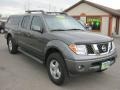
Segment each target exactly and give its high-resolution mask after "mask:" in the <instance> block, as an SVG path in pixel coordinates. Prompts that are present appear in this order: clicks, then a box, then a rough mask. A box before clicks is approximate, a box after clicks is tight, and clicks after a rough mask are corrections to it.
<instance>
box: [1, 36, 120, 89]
mask: <svg viewBox="0 0 120 90" xmlns="http://www.w3.org/2000/svg"><path fill="white" fill-rule="evenodd" d="M115 44H116V47H117V52H118V58H117V62H116V63H115V64H114V65H113V66H112V67H110V68H109V69H108V70H107V71H105V72H103V73H84V74H80V75H79V76H77V77H74V78H73V77H72V78H71V79H70V80H68V81H67V82H66V83H65V84H64V85H63V86H56V85H54V84H53V83H52V82H51V81H50V80H49V78H48V75H47V71H46V69H45V67H44V66H43V65H41V64H39V63H38V62H36V61H34V60H32V59H31V58H29V57H27V56H25V55H23V54H22V53H18V54H16V55H11V54H9V52H8V49H7V45H6V41H5V39H4V36H3V35H0V90H120V61H119V55H120V38H117V39H115Z"/></svg>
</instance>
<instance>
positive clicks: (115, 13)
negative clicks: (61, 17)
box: [64, 0, 120, 16]
mask: <svg viewBox="0 0 120 90" xmlns="http://www.w3.org/2000/svg"><path fill="white" fill-rule="evenodd" d="M82 3H86V4H88V5H90V6H93V7H96V8H98V9H100V10H103V11H105V12H108V13H110V14H112V15H114V16H120V12H119V11H117V10H115V9H112V8H109V7H106V6H103V5H99V4H96V3H93V2H90V1H86V0H81V1H79V2H77V3H76V4H74V5H73V6H71V7H69V8H68V9H66V10H64V12H68V11H69V10H71V9H73V8H75V7H76V6H78V5H80V4H82Z"/></svg>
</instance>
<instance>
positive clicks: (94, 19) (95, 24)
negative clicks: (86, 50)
mask: <svg viewBox="0 0 120 90" xmlns="http://www.w3.org/2000/svg"><path fill="white" fill-rule="evenodd" d="M101 21H102V20H101V17H99V16H88V17H87V18H86V23H87V24H88V25H89V26H91V28H92V30H95V31H100V29H101Z"/></svg>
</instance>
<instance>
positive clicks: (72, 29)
mask: <svg viewBox="0 0 120 90" xmlns="http://www.w3.org/2000/svg"><path fill="white" fill-rule="evenodd" d="M68 30H82V31H84V29H77V28H72V29H68Z"/></svg>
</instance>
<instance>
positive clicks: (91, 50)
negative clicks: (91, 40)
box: [86, 45, 94, 54]
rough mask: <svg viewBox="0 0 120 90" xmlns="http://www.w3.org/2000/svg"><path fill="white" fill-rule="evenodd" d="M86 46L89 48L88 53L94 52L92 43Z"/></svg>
mask: <svg viewBox="0 0 120 90" xmlns="http://www.w3.org/2000/svg"><path fill="white" fill-rule="evenodd" d="M86 48H87V53H88V54H94V50H93V48H92V45H86Z"/></svg>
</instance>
